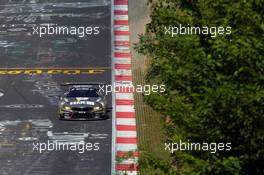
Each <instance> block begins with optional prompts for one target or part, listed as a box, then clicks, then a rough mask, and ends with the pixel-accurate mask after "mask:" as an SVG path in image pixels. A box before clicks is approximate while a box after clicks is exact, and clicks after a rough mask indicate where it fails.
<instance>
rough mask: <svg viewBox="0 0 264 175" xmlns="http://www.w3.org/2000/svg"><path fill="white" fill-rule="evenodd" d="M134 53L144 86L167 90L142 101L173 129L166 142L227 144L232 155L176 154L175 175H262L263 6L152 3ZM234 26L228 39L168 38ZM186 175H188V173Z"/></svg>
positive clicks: (197, 0) (254, 1)
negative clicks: (190, 29) (185, 30)
mask: <svg viewBox="0 0 264 175" xmlns="http://www.w3.org/2000/svg"><path fill="white" fill-rule="evenodd" d="M150 4H151V9H152V13H151V22H150V23H149V24H148V25H147V30H146V33H145V34H144V35H142V36H141V37H140V43H139V44H138V45H137V46H136V48H137V50H138V51H139V52H140V53H142V54H145V55H147V56H148V57H149V58H150V59H151V67H150V69H149V72H148V75H147V77H146V79H147V80H148V81H149V82H150V83H162V84H165V85H166V88H167V91H166V93H163V94H155V93H153V94H151V95H150V96H147V97H145V100H146V102H147V103H148V104H150V105H151V106H152V107H153V108H154V109H155V110H157V111H160V112H161V113H162V114H164V116H170V118H171V119H172V122H171V123H170V124H168V126H166V128H167V132H168V141H171V142H178V141H179V140H185V141H186V142H187V141H190V142H194V143H202V142H208V143H210V142H216V143H219V142H223V143H228V142H231V143H232V149H231V150H230V151H219V152H217V153H215V154H212V153H209V152H197V151H189V152H188V151H187V152H177V153H175V154H172V160H171V162H170V163H171V166H177V168H176V170H175V172H176V173H179V174H188V173H189V174H206V175H207V174H219V175H220V174H225V175H226V174H250V175H254V174H264V75H263V74H264V56H263V53H264V33H263V31H264V21H263V19H264V8H263V7H264V3H263V1H262V0H249V1H242V0H240V1H235V2H234V1H227V0H219V1H214V0H193V1H186V0H166V1H164V0H157V1H155V2H154V1H153V2H151V1H150ZM180 25H182V26H194V27H200V28H202V27H204V26H207V27H209V28H210V27H219V26H222V27H224V28H227V27H229V26H230V27H231V28H232V29H231V32H232V33H231V34H230V35H228V34H223V35H217V36H216V37H212V36H211V35H204V34H189V35H180V34H178V35H174V36H173V37H172V36H171V35H168V34H166V32H165V29H168V28H169V27H178V28H179V27H180ZM186 172H187V173H186Z"/></svg>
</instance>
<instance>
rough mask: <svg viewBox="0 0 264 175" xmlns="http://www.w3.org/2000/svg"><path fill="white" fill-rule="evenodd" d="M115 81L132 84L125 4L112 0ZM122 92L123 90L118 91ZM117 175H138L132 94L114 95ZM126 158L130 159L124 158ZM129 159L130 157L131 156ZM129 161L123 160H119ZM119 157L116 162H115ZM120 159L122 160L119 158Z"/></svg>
mask: <svg viewBox="0 0 264 175" xmlns="http://www.w3.org/2000/svg"><path fill="white" fill-rule="evenodd" d="M113 24H114V30H113V32H114V54H113V56H114V58H113V62H114V78H115V81H114V82H115V84H116V85H117V86H118V85H124V84H132V70H131V67H132V66H131V53H130V44H129V20H128V0H114V21H113ZM120 89H123V88H120ZM115 100H116V101H115V104H116V108H115V109H116V110H115V117H116V119H115V120H116V122H115V125H116V126H115V128H116V138H115V139H116V144H115V145H116V149H115V150H116V153H115V155H116V160H121V161H116V167H115V169H116V173H117V174H124V173H126V174H128V175H136V174H138V156H139V155H138V145H137V130H136V115H135V108H134V97H133V92H132V91H129V89H124V90H123V91H119V92H116V93H115ZM127 154H129V156H125V155H127ZM131 155H132V156H131ZM124 156H125V157H129V158H124V159H122V157H124ZM117 157H119V158H117ZM120 157H121V158H120Z"/></svg>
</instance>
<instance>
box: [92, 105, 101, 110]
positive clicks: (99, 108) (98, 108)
mask: <svg viewBox="0 0 264 175" xmlns="http://www.w3.org/2000/svg"><path fill="white" fill-rule="evenodd" d="M93 109H94V110H95V111H99V110H101V109H102V107H101V106H95V107H94V108H93Z"/></svg>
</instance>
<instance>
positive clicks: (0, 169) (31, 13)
mask: <svg viewBox="0 0 264 175" xmlns="http://www.w3.org/2000/svg"><path fill="white" fill-rule="evenodd" d="M110 8H111V3H110V0H78V2H77V1H75V0H1V1H0V175H60V174H61V175H89V174H90V175H108V174H111V140H112V138H111V128H112V121H111V113H109V117H110V119H108V120H103V121H60V120H58V115H57V113H58V111H57V103H58V96H59V95H60V94H61V93H63V92H64V90H65V89H64V88H63V87H61V86H60V83H61V82H87V81H93V82H105V83H111V43H110V40H111V35H110V33H111V29H110V24H111V21H110V20H111V19H110V18H111V13H110V11H111V9H110ZM43 23H56V24H58V25H65V26H84V27H85V26H91V25H93V26H99V27H100V34H99V35H96V36H94V35H91V36H87V37H83V38H80V37H78V36H61V35H60V36H55V35H54V36H48V37H46V36H44V37H42V38H40V37H39V36H36V35H32V32H33V29H32V26H33V25H34V24H36V25H37V26H38V25H39V24H43ZM108 101H109V106H111V96H109V97H108ZM47 141H50V142H52V143H53V142H55V141H57V142H64V143H72V142H74V143H76V142H79V141H85V143H92V144H94V143H99V150H97V151H96V150H90V151H87V150H85V152H84V153H78V152H81V151H80V150H79V151H78V150H77V151H44V152H43V153H39V151H37V150H33V148H34V146H33V143H35V144H36V143H47Z"/></svg>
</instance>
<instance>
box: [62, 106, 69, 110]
mask: <svg viewBox="0 0 264 175" xmlns="http://www.w3.org/2000/svg"><path fill="white" fill-rule="evenodd" d="M62 109H64V110H67V111H69V110H71V107H70V106H63V107H62Z"/></svg>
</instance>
